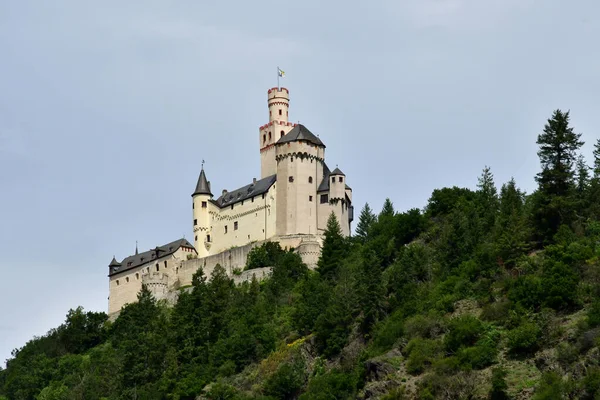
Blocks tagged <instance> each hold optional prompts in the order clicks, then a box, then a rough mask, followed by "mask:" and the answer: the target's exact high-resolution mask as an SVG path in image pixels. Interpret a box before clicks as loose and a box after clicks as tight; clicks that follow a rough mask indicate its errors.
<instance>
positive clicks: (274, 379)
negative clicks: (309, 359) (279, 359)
mask: <svg viewBox="0 0 600 400" xmlns="http://www.w3.org/2000/svg"><path fill="white" fill-rule="evenodd" d="M305 380H306V376H305V372H304V364H303V363H302V362H299V361H296V362H294V363H285V364H282V365H281V366H280V367H279V368H278V369H277V371H276V372H275V373H274V374H273V375H271V376H270V377H269V378H268V379H267V380H266V381H265V384H264V386H263V390H264V392H265V394H266V395H268V396H273V397H275V398H277V399H294V398H296V396H297V394H298V392H299V391H300V388H301V387H302V386H303V385H304V381H305Z"/></svg>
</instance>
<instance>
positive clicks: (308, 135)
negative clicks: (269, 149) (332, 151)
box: [276, 124, 325, 147]
mask: <svg viewBox="0 0 600 400" xmlns="http://www.w3.org/2000/svg"><path fill="white" fill-rule="evenodd" d="M299 140H304V141H307V142H311V143H312V144H316V145H317V146H323V147H325V145H324V144H323V142H321V139H319V138H318V137H316V136H315V135H314V134H313V133H312V132H311V131H309V130H308V129H307V128H306V127H305V126H304V125H300V124H298V125H296V126H295V127H294V128H293V129H292V130H291V131H289V132H288V133H287V134H285V135H284V136H283V137H282V138H281V139H279V140H278V141H277V143H276V144H280V143H289V142H296V141H299Z"/></svg>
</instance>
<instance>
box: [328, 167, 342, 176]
mask: <svg viewBox="0 0 600 400" xmlns="http://www.w3.org/2000/svg"><path fill="white" fill-rule="evenodd" d="M331 175H344V176H346V174H344V173H343V172H342V171H341V170H340V169H339V168H338V167H335V169H334V170H333V172H332V173H331Z"/></svg>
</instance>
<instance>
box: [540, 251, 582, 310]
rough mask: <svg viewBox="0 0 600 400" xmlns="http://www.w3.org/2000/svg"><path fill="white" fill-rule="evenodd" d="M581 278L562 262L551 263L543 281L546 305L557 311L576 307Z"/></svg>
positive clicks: (546, 268) (542, 286)
mask: <svg viewBox="0 0 600 400" xmlns="http://www.w3.org/2000/svg"><path fill="white" fill-rule="evenodd" d="M578 281H579V276H578V275H577V273H576V272H575V271H573V268H571V267H569V266H568V265H565V264H564V263H562V262H555V261H549V262H548V263H547V265H545V266H544V273H543V275H542V280H541V288H542V292H543V298H544V304H545V305H546V306H548V307H551V308H554V309H555V310H560V309H565V308H569V307H572V306H573V305H575V302H576V299H577V283H578Z"/></svg>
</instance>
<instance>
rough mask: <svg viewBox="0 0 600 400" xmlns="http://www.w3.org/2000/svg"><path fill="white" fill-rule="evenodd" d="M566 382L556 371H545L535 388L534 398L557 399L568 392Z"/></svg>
mask: <svg viewBox="0 0 600 400" xmlns="http://www.w3.org/2000/svg"><path fill="white" fill-rule="evenodd" d="M568 391H569V386H568V382H565V381H563V379H562V377H561V376H560V375H559V374H558V373H556V372H547V373H545V374H544V375H542V380H541V381H540V383H539V385H538V387H537V388H536V390H535V395H534V396H533V399H534V400H555V399H556V400H559V399H562V398H563V396H564V395H565V394H566V393H568Z"/></svg>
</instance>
